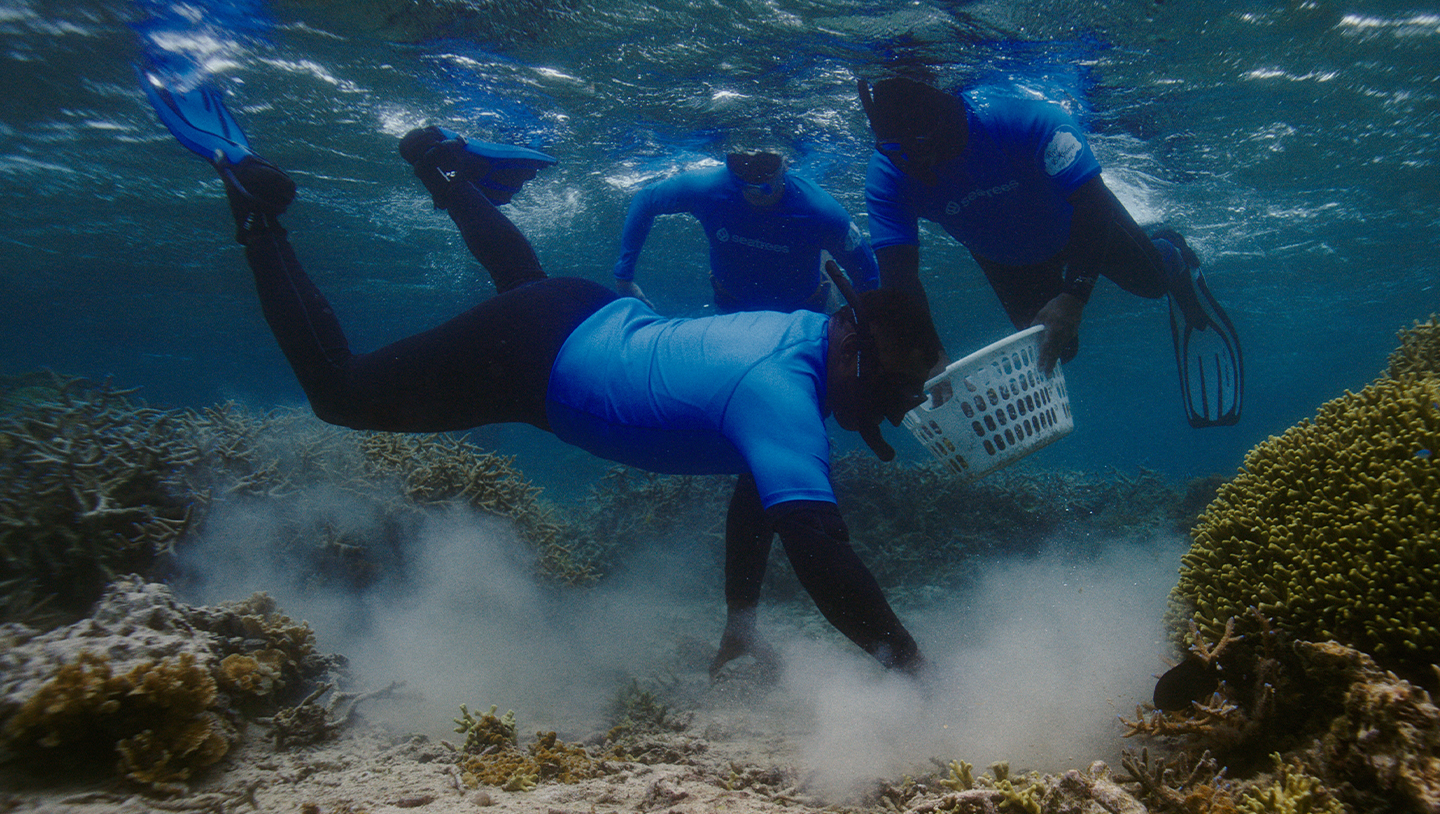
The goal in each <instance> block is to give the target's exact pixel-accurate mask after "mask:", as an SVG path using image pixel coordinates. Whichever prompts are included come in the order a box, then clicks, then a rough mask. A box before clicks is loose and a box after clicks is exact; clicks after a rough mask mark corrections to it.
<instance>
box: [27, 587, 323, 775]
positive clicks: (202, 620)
mask: <svg viewBox="0 0 1440 814" xmlns="http://www.w3.org/2000/svg"><path fill="white" fill-rule="evenodd" d="M269 604H270V603H269V600H268V598H267V597H257V598H252V599H251V600H248V601H247V602H245V603H237V604H236V605H235V606H232V607H230V608H226V607H219V608H205V609H200V610H196V609H192V608H188V607H186V606H184V605H182V604H180V603H178V602H176V601H175V600H174V598H173V597H172V596H171V595H170V592H169V590H168V589H166V588H164V587H162V586H159V585H151V584H146V583H144V582H142V581H140V580H138V579H134V578H127V579H122V580H119V581H117V582H116V583H115V584H114V585H112V586H111V588H110V590H109V591H108V592H107V593H106V595H105V597H104V599H103V600H102V601H101V603H100V604H99V606H98V607H97V608H96V610H95V612H94V614H93V615H92V616H91V617H90V618H89V619H86V620H84V621H82V622H78V623H76V624H74V625H71V626H69V627H66V628H60V629H57V630H53V631H50V632H48V633H44V634H40V633H36V632H35V631H33V630H29V629H26V628H23V627H21V626H18V625H10V626H8V628H7V633H8V636H9V638H10V639H11V641H12V642H13V643H14V646H12V647H9V648H7V649H6V650H5V651H4V652H3V653H0V748H3V750H4V751H5V752H7V753H9V754H10V755H12V756H15V757H19V758H25V759H30V760H37V761H41V762H53V761H54V760H57V759H60V758H61V757H62V756H63V755H68V754H70V753H71V752H72V750H74V749H91V750H101V751H104V750H107V749H108V750H110V751H111V752H112V753H113V754H114V755H115V756H116V761H117V766H118V769H119V772H120V773H121V774H122V775H123V776H125V777H127V778H129V779H130V780H133V781H136V782H138V783H141V784H144V785H147V786H151V787H155V788H168V787H171V786H173V785H174V784H176V783H179V782H181V781H185V780H187V779H190V778H191V777H192V776H193V774H194V773H195V772H196V771H198V770H200V769H203V768H204V767H206V766H209V765H211V764H213V763H215V762H216V761H218V760H219V759H220V758H222V757H223V756H224V755H225V754H226V752H227V751H228V750H229V748H230V745H231V743H232V742H233V741H234V740H235V738H236V736H237V731H236V726H235V725H236V723H237V722H238V721H239V720H240V718H239V715H238V713H237V711H236V710H235V709H234V708H233V707H232V706H231V705H232V704H234V703H236V702H238V701H240V700H242V699H243V698H245V697H250V698H261V697H263V698H267V699H269V700H270V701H271V702H273V701H274V700H276V697H277V696H278V695H279V693H278V692H277V691H278V689H279V688H280V687H282V686H284V685H285V684H286V682H287V681H290V682H294V683H299V682H300V680H301V679H302V678H303V671H304V670H305V669H307V668H306V667H304V666H302V664H301V663H300V662H299V661H297V660H296V659H297V658H302V659H303V658H304V656H306V655H308V654H309V650H310V647H311V644H310V639H309V635H308V628H304V627H303V626H297V625H295V624H294V623H292V622H290V621H289V620H288V619H286V618H285V617H283V616H282V615H280V614H278V613H276V612H274V611H273V608H272V609H271V610H270V611H269V612H268V613H265V614H263V617H262V616H257V615H256V614H253V613H252V614H247V613H245V612H247V611H255V610H257V609H258V608H265V607H267V606H268V605H269ZM237 608H238V610H237ZM247 618H248V619H250V620H251V621H250V622H249V629H248V630H247V629H246V628H247V622H246V621H245V620H246V619H247ZM239 630H245V631H246V633H245V636H246V638H243V639H238V638H236V637H233V636H230V635H228V634H229V633H232V632H235V631H239ZM301 630H303V631H304V633H301V632H300V631H301ZM246 646H249V647H251V648H253V649H252V650H250V651H248V652H247V651H245V650H244V648H245V647H246ZM227 651H228V652H227ZM262 660H263V661H262ZM262 664H263V666H264V669H263V670H250V669H248V668H249V667H250V666H251V665H256V666H257V667H258V666H260V665H262ZM222 690H223V692H222Z"/></svg>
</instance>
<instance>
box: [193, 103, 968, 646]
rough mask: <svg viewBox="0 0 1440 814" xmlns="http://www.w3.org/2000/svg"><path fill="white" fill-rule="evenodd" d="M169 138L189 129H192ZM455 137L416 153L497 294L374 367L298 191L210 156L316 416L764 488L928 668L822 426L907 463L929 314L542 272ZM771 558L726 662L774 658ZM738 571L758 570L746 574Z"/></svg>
mask: <svg viewBox="0 0 1440 814" xmlns="http://www.w3.org/2000/svg"><path fill="white" fill-rule="evenodd" d="M200 110H201V106H194V109H193V110H187V111H186V112H187V113H193V114H195V115H199V111H200ZM167 126H170V127H172V132H173V131H175V130H177V129H178V130H180V131H181V132H187V133H188V129H187V128H188V125H187V123H185V122H183V121H182V122H179V123H175V122H167ZM450 135H452V134H448V133H447V132H445V131H439V130H432V131H416V132H414V133H411V134H410V135H408V136H407V137H406V138H405V139H404V140H402V142H401V150H402V156H404V157H405V158H406V159H407V160H409V161H410V162H411V164H412V165H413V167H414V172H415V175H416V176H417V177H418V178H419V179H420V180H421V181H422V182H423V183H424V184H425V187H426V189H427V190H429V192H430V194H431V196H432V198H433V200H434V203H435V206H436V207H437V208H438V209H443V210H445V211H446V212H447V214H448V215H449V216H450V218H451V219H452V220H453V221H454V222H455V224H456V226H457V227H458V228H459V229H460V232H461V234H462V236H463V238H464V240H465V243H466V245H467V246H469V247H470V248H471V249H472V250H473V251H474V253H475V255H476V258H477V259H478V260H480V261H481V263H482V265H485V266H486V268H487V270H488V271H489V272H490V273H491V274H492V276H493V277H494V279H495V285H496V288H497V290H498V291H499V292H500V293H498V294H497V295H496V296H494V297H492V298H491V299H489V300H487V301H485V302H482V303H480V304H478V305H476V306H474V307H472V308H470V309H468V310H466V311H464V312H462V313H460V314H459V315H457V316H455V317H454V318H452V319H450V320H449V321H447V322H445V323H443V324H441V325H439V326H437V327H435V328H432V329H430V330H428V331H425V332H422V333H419V334H416V335H414V336H411V337H408V338H405V339H401V340H399V341H397V342H394V343H392V344H390V345H387V346H385V347H383V348H380V349H378V350H375V351H371V352H369V353H354V352H352V351H351V350H350V347H349V343H348V341H347V340H346V338H345V335H344V332H343V330H342V328H341V326H340V323H339V320H338V319H337V318H336V316H335V313H334V311H333V310H332V309H331V308H330V306H329V304H328V302H327V301H326V299H325V297H324V295H323V294H322V293H321V292H320V291H319V290H318V289H317V288H316V287H315V286H314V284H313V283H312V282H311V280H310V279H309V277H308V276H307V275H306V274H305V272H304V270H303V269H302V268H301V266H300V263H299V261H298V259H297V257H296V255H295V252H294V250H293V249H292V247H291V245H290V242H289V239H288V236H287V233H286V231H285V229H284V228H283V227H282V226H281V225H280V222H279V216H280V215H281V214H283V213H284V212H285V211H286V209H287V208H288V207H289V205H290V203H291V202H292V200H293V198H294V195H295V184H294V183H293V182H292V181H291V180H290V178H289V177H288V176H287V175H286V174H285V173H284V172H283V171H281V170H280V169H279V168H278V167H276V166H275V165H274V164H272V163H270V162H268V161H266V160H265V159H263V158H260V157H259V156H256V155H254V154H253V153H249V154H246V155H245V156H244V157H243V158H241V160H239V161H238V162H232V161H231V160H229V159H228V158H227V156H226V155H225V154H224V153H223V152H216V153H215V154H214V157H213V158H211V159H210V160H211V162H212V164H213V165H214V166H215V168H216V169H217V170H218V171H219V173H220V176H221V178H222V180H223V181H224V184H225V190H226V194H227V197H228V199H229V202H230V206H231V211H232V214H233V215H234V217H235V223H236V239H237V241H238V242H239V243H240V244H242V245H243V246H244V247H245V256H246V260H247V262H248V263H249V266H250V269H251V271H252V273H253V274H254V278H255V285H256V292H257V294H258V296H259V300H260V304H261V308H262V311H263V313H264V315H265V319H266V321H267V323H268V324H269V325H270V328H271V330H272V332H273V333H274V336H275V339H276V341H277V343H278V344H279V346H280V348H281V350H282V351H283V353H284V354H285V357H286V359H287V360H288V361H289V363H290V366H291V368H292V370H293V371H294V373H295V375H296V378H297V379H298V380H299V382H300V384H301V387H302V388H303V389H304V391H305V393H306V396H307V397H308V399H309V401H310V404H311V408H312V409H313V410H314V412H315V414H316V415H317V416H318V417H320V418H321V419H323V420H325V421H327V422H330V423H333V424H338V425H341V426H346V427H352V428H355V429H370V430H385V431H393V432H436V431H447V430H459V429H466V428H469V427H475V426H480V425H484V424H491V423H501V422H523V423H528V424H531V425H533V426H536V427H539V428H541V429H545V430H550V431H553V432H555V433H556V434H557V435H558V436H559V437H560V438H562V439H564V440H566V441H567V442H569V443H572V444H575V445H578V446H580V447H581V448H584V449H586V450H589V451H591V452H593V453H595V454H597V455H600V456H602V457H606V458H609V459H611V460H617V461H620V462H624V463H631V464H634V465H637V466H642V467H645V468H648V469H652V470H655V471H660V472H708V473H749V474H750V475H752V476H753V480H751V483H753V484H755V485H756V499H755V501H754V503H753V507H754V508H756V509H757V510H758V511H760V512H761V513H762V514H763V516H764V527H765V528H766V529H767V535H768V533H769V532H768V529H769V528H772V527H773V528H774V529H775V530H776V531H778V533H779V535H780V538H781V540H782V543H783V545H784V547H785V551H786V554H787V556H788V557H789V559H790V562H791V563H792V565H793V566H794V569H795V573H796V575H797V576H798V578H799V579H800V582H801V584H802V585H803V586H804V587H805V589H806V590H807V591H808V592H809V593H810V595H811V596H812V597H813V598H814V600H815V603H816V605H817V607H818V608H819V609H820V611H821V612H822V613H823V614H824V615H825V617H826V618H827V619H828V620H830V622H831V623H832V624H833V625H834V626H835V627H836V628H837V629H838V630H840V631H841V632H842V633H843V634H845V635H846V636H847V637H849V638H850V639H851V640H852V641H854V642H855V643H856V644H857V645H859V646H860V647H861V648H863V649H864V650H865V651H866V652H867V653H870V654H871V655H872V656H874V657H875V658H876V659H877V660H879V661H880V662H881V663H882V664H884V665H885V666H887V667H891V668H896V669H899V670H902V671H906V672H914V671H916V670H918V669H919V668H920V667H921V666H922V664H923V659H922V657H921V655H920V650H919V647H918V646H917V645H916V643H915V640H914V639H913V638H912V637H911V635H910V634H909V632H908V631H906V629H905V627H904V625H902V624H901V622H900V620H899V619H898V618H897V617H896V615H895V613H894V612H893V610H892V609H891V608H890V605H889V603H888V602H887V601H886V600H885V597H884V595H883V593H882V592H881V590H880V587H879V585H878V584H877V583H876V582H875V579H874V577H873V575H871V573H870V571H869V569H867V568H866V567H865V565H864V563H863V562H861V560H860V559H859V557H858V556H857V555H856V554H855V552H854V550H853V549H852V548H851V547H850V544H849V541H848V532H847V531H846V528H845V524H844V521H843V520H842V519H841V517H840V513H839V511H838V509H837V507H836V505H835V497H834V492H833V490H832V489H831V486H830V482H829V449H828V438H827V435H826V430H825V418H826V416H827V415H828V414H830V413H831V412H833V413H834V415H835V417H836V420H837V422H838V423H839V424H840V426H841V427H842V428H844V429H848V430H852V431H858V432H860V434H861V436H862V437H863V438H865V440H866V442H867V443H868V444H870V446H871V447H872V449H874V450H875V451H876V453H877V454H878V455H880V456H881V457H883V458H885V459H886V460H889V459H890V458H893V456H894V450H892V449H890V448H889V447H888V445H886V444H885V441H884V438H883V437H882V436H881V435H880V430H879V423H880V421H881V420H882V419H888V420H890V421H891V423H892V424H896V425H898V423H899V422H900V420H901V418H902V417H903V416H904V414H905V413H906V412H907V411H908V410H909V409H911V408H912V407H913V406H914V405H915V404H917V403H918V402H919V401H921V400H923V398H924V396H923V393H922V392H921V389H922V387H923V384H924V379H925V374H926V371H927V370H928V369H929V368H930V366H931V365H932V364H933V363H934V360H935V358H936V356H937V355H938V353H939V341H938V339H937V338H935V337H934V335H933V332H928V333H927V332H926V331H925V330H918V331H917V330H916V328H915V326H916V325H917V324H918V323H919V322H921V320H919V319H918V318H917V317H918V316H919V315H920V313H921V305H920V303H919V302H918V300H916V299H915V298H913V297H911V296H909V295H906V294H903V293H900V292H893V291H870V292H867V293H866V294H865V295H864V298H863V299H862V300H861V301H860V302H861V304H860V305H859V306H857V307H859V308H861V309H862V310H860V311H859V312H858V314H859V316H857V315H856V313H852V311H851V310H842V311H841V312H840V313H838V314H837V315H835V316H833V317H826V316H824V315H821V314H815V313H810V312H802V313H795V314H781V313H741V314H733V315H728V316H716V317H707V318H702V319H694V320H686V319H665V318H662V317H660V316H658V315H657V314H655V313H654V311H652V310H651V309H649V308H648V307H647V306H646V305H644V304H643V303H642V302H640V301H639V300H637V299H633V298H622V297H619V296H618V295H617V294H616V293H615V292H613V291H610V290H608V289H606V288H605V287H603V286H601V285H598V284H596V283H593V282H591V281H588V280H583V279H576V278H551V277H548V276H547V275H545V273H544V272H543V271H542V270H541V269H540V265H539V262H538V260H537V259H536V257H535V254H534V251H533V250H532V248H531V247H530V245H529V242H528V241H527V240H526V239H525V237H524V235H522V234H521V233H520V232H519V230H517V229H516V228H515V227H514V225H513V224H512V223H511V222H510V221H509V219H508V218H506V217H505V216H504V215H503V214H501V213H500V211H499V210H498V209H497V208H496V205H495V202H494V201H493V200H491V199H490V198H489V197H488V196H487V194H485V193H484V192H483V191H482V189H483V188H484V184H483V183H482V182H484V181H486V180H487V177H488V175H489V174H490V173H491V172H492V170H493V166H492V165H491V164H490V163H488V162H487V161H486V160H484V158H483V157H481V158H479V159H478V160H477V157H476V154H475V153H474V152H473V151H470V150H467V149H466V146H465V142H464V140H463V139H460V138H451V137H449V136H450ZM198 138H199V137H198V136H197V139H198ZM182 143H183V142H182ZM187 146H189V145H188V144H187ZM201 154H202V155H203V152H202V153H201ZM524 180H528V179H519V180H518V181H515V182H514V183H511V184H510V186H515V187H518V184H519V183H523V181H524ZM510 194H513V191H512V192H511V193H510ZM505 200H508V195H506V196H505ZM744 505H745V506H751V505H752V504H750V503H748V502H747V503H745V504H744ZM766 540H767V543H766V548H765V550H766V551H767V552H768V536H767V537H766ZM755 553H756V551H755V550H754V549H753V548H749V549H746V550H744V551H739V552H732V551H730V550H729V549H728V547H727V553H726V560H727V576H726V579H727V590H726V596H727V611H728V613H727V620H726V628H725V632H724V634H723V635H722V641H721V646H720V649H719V654H718V655H717V657H716V664H715V665H712V666H715V667H718V666H719V665H723V664H724V663H725V662H726V661H729V660H731V659H733V658H736V657H738V656H741V655H746V654H751V655H756V656H757V657H763V656H764V655H765V654H766V650H767V648H766V646H765V645H764V643H763V640H762V639H761V638H760V636H759V634H758V632H757V631H756V629H755V606H756V604H757V603H758V599H759V596H758V591H759V585H758V581H757V580H758V576H763V573H764V561H763V559H762V560H761V561H760V562H759V563H758V567H757V565H756V563H754V562H753V561H752V560H753V557H754V555H755ZM732 558H737V559H739V560H741V561H742V562H741V564H740V565H738V566H737V568H736V570H735V571H733V572H732V571H731V570H730V568H729V563H730V562H731V560H732ZM757 575H758V576H757ZM747 580H749V581H747ZM732 581H733V582H736V583H737V584H736V585H735V586H734V587H733V588H732V586H731V584H730V583H731V582H732ZM751 581H753V584H752V582H751ZM740 583H743V584H740ZM734 598H738V599H734ZM732 600H733V601H732ZM737 602H738V604H737Z"/></svg>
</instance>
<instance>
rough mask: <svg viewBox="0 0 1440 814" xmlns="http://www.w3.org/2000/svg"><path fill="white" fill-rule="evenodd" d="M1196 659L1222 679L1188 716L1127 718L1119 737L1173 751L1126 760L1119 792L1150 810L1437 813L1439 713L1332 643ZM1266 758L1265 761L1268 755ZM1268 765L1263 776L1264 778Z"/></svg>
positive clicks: (1220, 650)
mask: <svg viewBox="0 0 1440 814" xmlns="http://www.w3.org/2000/svg"><path fill="white" fill-rule="evenodd" d="M1262 635H1263V636H1264V637H1265V638H1266V639H1267V640H1268V641H1270V642H1271V643H1272V646H1271V647H1268V648H1266V647H1263V646H1262V647H1259V648H1257V649H1258V650H1259V651H1260V652H1261V654H1262V657H1261V658H1258V659H1257V658H1255V655H1256V651H1253V650H1251V649H1250V648H1244V647H1236V646H1234V645H1233V643H1232V642H1233V640H1229V641H1227V640H1222V643H1221V644H1219V645H1217V646H1214V647H1209V648H1205V647H1203V646H1202V649H1203V650H1206V651H1207V652H1208V653H1209V654H1210V656H1211V659H1212V661H1213V662H1214V663H1215V664H1217V665H1218V669H1219V671H1220V672H1221V673H1222V674H1223V675H1225V676H1226V678H1225V680H1223V681H1221V682H1220V684H1219V689H1217V691H1216V692H1215V694H1214V695H1212V696H1211V697H1210V698H1208V699H1205V700H1204V701H1202V702H1196V703H1195V704H1194V705H1193V706H1192V708H1191V709H1190V710H1186V711H1177V712H1159V711H1152V712H1150V713H1148V714H1147V713H1146V712H1145V711H1144V710H1137V711H1136V720H1133V721H1124V723H1125V725H1126V726H1127V728H1128V731H1127V733H1126V736H1127V737H1134V736H1142V737H1144V738H1146V739H1148V740H1150V741H1152V742H1154V743H1157V744H1160V745H1164V746H1165V747H1167V749H1169V750H1170V751H1171V752H1172V755H1171V757H1170V758H1168V759H1157V760H1153V761H1152V760H1151V758H1150V755H1149V752H1148V751H1142V753H1141V754H1140V755H1136V754H1135V753H1127V754H1126V755H1125V759H1124V761H1123V762H1122V765H1123V766H1124V768H1125V769H1126V770H1127V771H1128V772H1129V774H1130V777H1129V778H1128V779H1127V782H1129V783H1134V784H1135V785H1136V786H1138V793H1139V796H1140V798H1141V799H1142V800H1143V801H1144V802H1146V804H1147V805H1150V806H1151V807H1152V808H1153V809H1155V810H1158V811H1176V812H1192V811H1212V810H1213V811H1241V812H1265V813H1267V814H1268V813H1269V812H1276V813H1277V814H1284V813H1285V812H1292V811H1301V812H1303V811H1314V812H1320V811H1340V810H1342V809H1341V805H1342V804H1344V805H1346V806H1349V807H1350V808H1351V809H1352V810H1356V811H1384V810H1395V811H1424V812H1440V708H1437V707H1436V706H1435V705H1434V703H1433V702H1432V700H1431V697H1430V695H1429V694H1428V693H1427V692H1426V691H1425V690H1424V689H1423V688H1420V687H1418V686H1416V685H1414V684H1412V683H1410V682H1408V681H1406V680H1404V679H1402V678H1399V677H1398V676H1396V675H1395V674H1394V673H1391V672H1388V671H1385V670H1382V669H1381V668H1380V667H1379V666H1377V664H1376V663H1375V660H1374V659H1372V658H1371V657H1370V656H1368V655H1366V654H1365V653H1362V652H1360V651H1359V650H1356V649H1354V648H1350V647H1346V646H1344V645H1341V644H1338V643H1335V642H1325V643H1312V642H1294V643H1293V644H1291V645H1289V646H1284V647H1282V646H1279V642H1280V641H1281V638H1282V637H1281V636H1280V634H1278V633H1276V632H1274V631H1273V630H1267V632H1266V633H1264V634H1262ZM1267 750H1268V751H1267ZM1267 765H1268V766H1269V767H1270V768H1271V771H1270V772H1269V773H1268V774H1267V773H1264V772H1263V767H1265V766H1267Z"/></svg>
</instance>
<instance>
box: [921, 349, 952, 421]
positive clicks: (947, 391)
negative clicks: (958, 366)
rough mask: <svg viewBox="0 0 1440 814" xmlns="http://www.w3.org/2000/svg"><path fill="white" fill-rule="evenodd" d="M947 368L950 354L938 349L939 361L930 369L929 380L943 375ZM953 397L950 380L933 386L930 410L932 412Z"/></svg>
mask: <svg viewBox="0 0 1440 814" xmlns="http://www.w3.org/2000/svg"><path fill="white" fill-rule="evenodd" d="M949 366H950V354H948V353H946V352H945V349H944V348H941V349H940V359H939V360H938V361H937V362H935V366H934V367H932V368H930V373H929V379H933V378H935V377H936V376H939V375H940V374H941V373H944V372H945V368H947V367H949ZM929 379H927V381H928V380H929ZM954 395H955V388H953V387H951V386H950V380H949V379H946V380H945V381H943V382H940V383H939V384H937V385H935V386H934V387H933V388H931V389H930V409H932V410H933V409H935V408H936V407H939V406H940V405H942V404H944V403H945V402H947V401H949V400H950V399H951V397H953V396H954Z"/></svg>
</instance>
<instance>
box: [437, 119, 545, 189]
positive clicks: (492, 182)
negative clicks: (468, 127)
mask: <svg viewBox="0 0 1440 814" xmlns="http://www.w3.org/2000/svg"><path fill="white" fill-rule="evenodd" d="M435 129H436V130H438V131H439V132H440V134H441V135H443V136H444V137H445V138H447V139H461V140H462V141H464V142H465V152H467V153H470V154H471V155H476V156H479V157H480V158H483V159H485V161H484V162H482V164H483V165H484V166H485V167H486V169H485V171H484V172H482V173H480V175H479V177H478V178H476V179H475V183H476V185H478V186H479V187H480V192H481V193H483V194H484V195H485V197H487V198H489V199H490V200H491V202H492V203H494V204H495V205H496V206H499V205H501V204H505V203H509V202H510V199H511V198H512V197H514V195H515V193H517V192H519V191H520V187H522V186H524V184H525V182H526V181H529V180H530V179H532V178H534V177H535V176H536V175H537V174H538V173H539V172H540V170H543V169H545V168H546V167H550V166H553V165H554V164H556V163H557V161H556V159H555V158H554V157H553V156H549V155H546V154H545V153H542V152H540V151H539V150H531V149H530V148H528V147H516V146H515V145H513V144H494V143H491V142H488V141H471V140H469V139H466V138H462V137H461V135H460V134H459V133H456V132H455V131H453V130H447V129H445V128H443V127H436V128H435Z"/></svg>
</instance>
